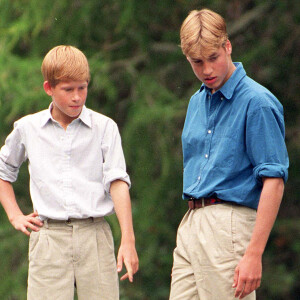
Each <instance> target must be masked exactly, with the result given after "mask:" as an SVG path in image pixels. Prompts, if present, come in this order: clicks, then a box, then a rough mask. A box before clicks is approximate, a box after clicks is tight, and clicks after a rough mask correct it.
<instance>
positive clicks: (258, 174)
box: [253, 164, 288, 184]
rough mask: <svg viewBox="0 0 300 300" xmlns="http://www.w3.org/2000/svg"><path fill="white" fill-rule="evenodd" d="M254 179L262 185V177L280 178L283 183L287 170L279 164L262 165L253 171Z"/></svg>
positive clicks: (285, 180)
mask: <svg viewBox="0 0 300 300" xmlns="http://www.w3.org/2000/svg"><path fill="white" fill-rule="evenodd" d="M253 172H254V177H255V179H256V180H257V181H258V182H259V183H260V184H262V180H261V179H262V177H272V178H282V179H283V180H284V182H285V183H286V182H287V179H288V170H287V168H285V167H284V166H282V165H281V164H262V165H258V166H256V167H255V168H254V169H253Z"/></svg>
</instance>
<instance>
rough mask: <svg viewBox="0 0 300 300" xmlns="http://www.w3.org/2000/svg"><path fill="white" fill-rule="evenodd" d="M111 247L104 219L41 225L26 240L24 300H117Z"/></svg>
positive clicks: (116, 276)
mask: <svg viewBox="0 0 300 300" xmlns="http://www.w3.org/2000/svg"><path fill="white" fill-rule="evenodd" d="M118 284H119V280H118V275H117V268H116V260H115V255H114V244H113V238H112V233H111V229H110V227H109V225H108V223H107V222H106V221H105V220H104V218H94V219H93V218H89V219H83V220H76V219H74V220H73V219H71V220H70V221H66V222H64V221H55V220H52V221H51V220H49V221H47V220H46V221H44V226H43V227H42V228H41V230H40V231H39V232H32V233H31V235H30V240H29V272H28V292H27V299H28V300H36V299H39V300H54V299H55V300H71V299H73V298H74V288H75V286H76V290H77V295H78V299H79V300H94V299H103V300H117V299H119V286H118Z"/></svg>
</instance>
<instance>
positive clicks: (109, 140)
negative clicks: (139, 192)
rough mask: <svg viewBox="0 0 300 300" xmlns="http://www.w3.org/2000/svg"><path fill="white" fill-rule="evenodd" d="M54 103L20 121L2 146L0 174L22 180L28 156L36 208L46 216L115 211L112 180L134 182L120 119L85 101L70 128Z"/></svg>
mask: <svg viewBox="0 0 300 300" xmlns="http://www.w3.org/2000/svg"><path fill="white" fill-rule="evenodd" d="M50 109H51V105H50V107H49V109H48V110H43V111H41V112H38V113H36V114H32V115H28V116H25V117H23V118H21V119H20V120H18V121H16V122H15V124H14V130H13V131H12V132H11V134H10V135H9V136H8V137H7V139H6V141H5V145H4V146H3V147H2V148H1V151H0V178H1V179H3V180H6V181H9V182H14V181H16V179H17V176H18V172H19V168H20V166H21V164H22V163H23V162H24V161H25V160H27V159H28V162H29V163H28V169H29V174H30V194H31V199H32V203H33V208H34V210H35V211H37V212H38V214H39V216H40V218H41V219H42V220H43V219H46V218H51V219H57V220H67V219H68V218H88V217H102V216H106V215H109V214H112V213H113V212H114V206H113V202H112V200H111V197H110V194H109V189H110V184H111V182H112V181H114V180H116V179H120V180H123V181H125V182H127V183H128V185H129V186H130V179H129V176H128V174H127V173H126V165H125V159H124V154H123V150H122V145H121V138H120V134H119V130H118V127H117V125H116V123H115V122H114V121H113V120H111V119H110V118H108V117H106V116H104V115H102V114H100V113H97V112H94V111H92V110H90V109H88V108H86V107H85V106H84V107H83V109H82V112H81V114H80V116H79V117H78V118H77V119H75V120H73V122H72V123H71V124H69V126H68V127H67V130H64V129H63V128H62V127H61V125H60V124H59V123H58V122H57V121H55V120H54V119H53V118H52V116H51V113H50Z"/></svg>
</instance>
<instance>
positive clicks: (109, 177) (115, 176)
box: [103, 169, 131, 194]
mask: <svg viewBox="0 0 300 300" xmlns="http://www.w3.org/2000/svg"><path fill="white" fill-rule="evenodd" d="M115 180H122V181H124V182H126V183H127V184H128V187H129V188H130V187H131V182H130V178H129V175H128V174H127V173H126V172H125V171H124V170H120V169H118V170H111V171H110V172H109V173H107V174H106V175H105V176H104V179H103V184H104V190H105V191H106V192H107V193H108V194H110V185H111V183H112V182H113V181H115Z"/></svg>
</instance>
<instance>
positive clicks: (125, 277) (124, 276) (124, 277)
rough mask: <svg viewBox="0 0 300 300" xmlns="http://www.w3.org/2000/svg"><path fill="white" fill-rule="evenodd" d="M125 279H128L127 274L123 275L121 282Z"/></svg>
mask: <svg viewBox="0 0 300 300" xmlns="http://www.w3.org/2000/svg"><path fill="white" fill-rule="evenodd" d="M127 278H128V273H126V274H124V275H123V276H122V277H121V280H122V281H123V280H125V279H127Z"/></svg>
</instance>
